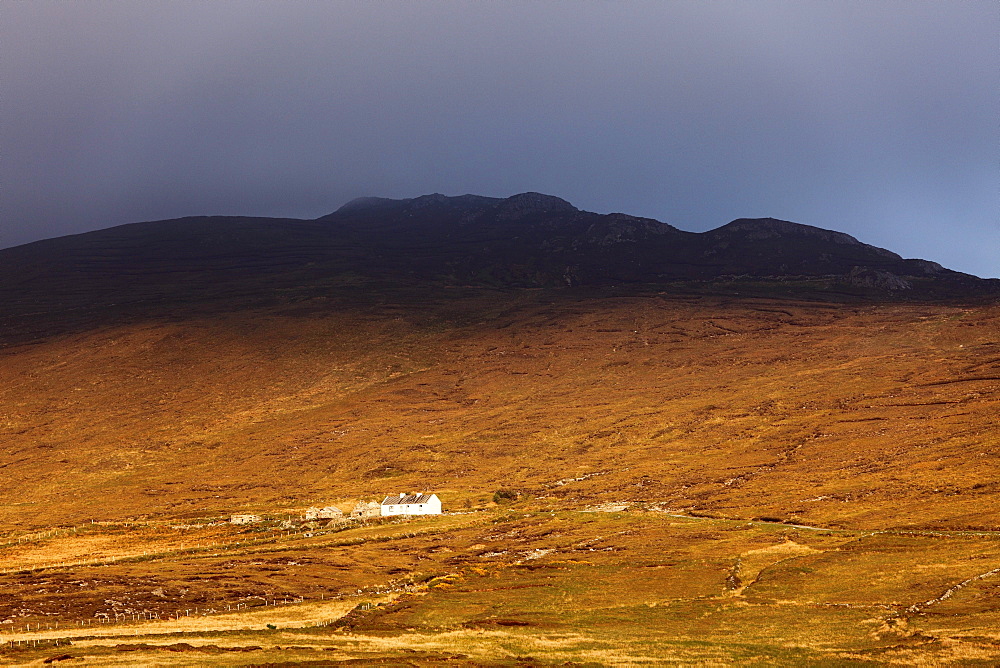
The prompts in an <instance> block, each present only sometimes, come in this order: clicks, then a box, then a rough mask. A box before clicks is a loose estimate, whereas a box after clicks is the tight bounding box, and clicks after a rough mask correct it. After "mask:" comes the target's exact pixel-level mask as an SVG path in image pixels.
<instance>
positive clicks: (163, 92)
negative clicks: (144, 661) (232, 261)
mask: <svg viewBox="0 0 1000 668" xmlns="http://www.w3.org/2000/svg"><path fill="white" fill-rule="evenodd" d="M0 25H2V28H0V30H2V35H0V40H2V41H0V50H2V53H0V55H2V62H0V67H2V80H3V87H4V93H3V95H2V99H0V105H2V107H0V108H2V114H3V124H2V130H0V132H2V133H3V134H2V142H3V144H2V157H0V160H2V163H0V164H2V174H0V177H2V187H3V192H2V200H0V215H2V219H0V220H2V222H0V246H9V245H13V244H17V243H23V242H26V241H30V240H33V239H37V238H42V237H47V236H55V235H59V234H67V233H71V232H77V231H82V230H85V229H94V228H97V227H106V226H109V225H114V224H119V223H124V222H131V221H135V220H144V219H147V220H148V219H156V218H166V217H171V216H180V215H193V214H205V213H231V214H253V215H289V216H302V217H314V216H318V215H322V214H324V213H327V212H329V211H330V210H332V209H334V208H336V207H337V206H339V205H340V204H341V203H343V202H344V201H346V200H348V199H350V198H352V197H355V196H359V195H380V196H386V197H410V196H415V195H419V194H423V193H428V192H444V193H446V194H461V193H466V192H472V193H479V194H484V195H494V196H503V195H509V194H513V193H515V192H520V191H525V190H537V191H543V192H549V193H552V194H555V195H559V196H561V197H564V198H566V199H569V200H570V201H572V202H573V203H574V204H576V205H577V206H579V207H581V208H585V209H589V210H595V211H602V212H610V211H625V212H627V213H633V214H637V215H645V216H651V217H655V218H659V219H661V220H665V221H668V222H671V223H673V224H675V225H677V226H678V227H681V228H684V229H690V230H704V229H708V228H712V227H716V226H718V225H721V224H724V223H726V222H728V221H729V220H731V219H733V218H737V217H741V216H775V217H779V218H785V219H789V220H795V221H797V222H802V223H808V224H812V225H818V226H821V227H829V228H834V229H839V230H843V231H846V232H848V233H850V234H853V235H855V236H857V237H859V238H861V239H862V240H863V241H866V242H869V243H874V244H876V245H880V246H884V247H888V248H891V249H893V250H895V251H897V252H900V253H901V254H903V255H906V256H917V257H926V258H929V259H933V260H937V261H940V262H942V263H944V264H945V265H947V266H951V267H953V268H956V269H960V270H963V271H969V272H973V273H977V274H979V275H986V276H1000V260H998V256H1000V253H998V252H997V251H998V249H1000V221H998V218H1000V216H998V212H1000V201H998V198H1000V188H998V184H1000V156H998V140H1000V137H998V120H1000V92H998V91H1000V50H998V49H997V42H998V35H1000V8H998V5H997V4H996V3H995V2H993V1H992V0H989V1H987V2H971V1H966V2H944V1H941V2H919V1H914V0H906V1H905V2H873V1H871V0H865V1H864V2H856V3H855V2H846V1H842V2H803V1H798V0H796V1H787V2H761V1H757V2H735V1H734V2H678V1H675V2H667V3H664V2H655V3H648V4H646V3H640V2H627V3H598V2H571V3H554V2H550V3H527V2H525V3H512V2H506V3H473V2H422V3H403V2H397V3H392V2H390V3H381V2H380V3H355V2H349V3H348V2H344V3H336V2H317V3H314V2H272V3H267V2H256V1H254V2H238V1H230V2H219V3H203V2H124V1H123V2H79V3H64V2H51V3H50V2H44V1H34V2H30V3H29V2H24V3H20V2H7V3H3V4H2V5H0Z"/></svg>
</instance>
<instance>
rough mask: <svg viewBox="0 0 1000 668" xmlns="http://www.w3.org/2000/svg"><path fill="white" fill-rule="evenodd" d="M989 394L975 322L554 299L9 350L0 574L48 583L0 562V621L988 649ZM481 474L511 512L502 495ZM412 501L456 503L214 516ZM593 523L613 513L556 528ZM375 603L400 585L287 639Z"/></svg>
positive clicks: (656, 654) (441, 648)
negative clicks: (97, 620)
mask: <svg viewBox="0 0 1000 668" xmlns="http://www.w3.org/2000/svg"><path fill="white" fill-rule="evenodd" d="M998 379H1000V308H998V307H996V306H993V307H987V306H980V307H975V308H958V307H949V306H933V305H852V306H845V305H839V306H834V305H824V304H807V303H796V302H779V301H769V300H762V299H753V300H750V299H748V300H742V301H741V300H726V299H722V298H691V299H679V298H668V297H666V296H658V295H653V296H643V297H637V296H614V295H612V296H606V297H601V298H598V297H596V296H591V297H590V298H586V299H584V298H579V299H575V298H567V297H566V296H565V295H562V296H559V297H558V299H557V298H556V295H554V294H552V293H548V292H546V291H536V292H533V293H530V294H529V293H521V294H519V295H517V296H514V297H511V296H498V295H494V294H490V293H485V292H484V293H482V294H481V295H479V296H472V297H468V296H465V297H461V298H456V299H455V300H451V301H446V300H440V301H430V302H428V303H426V304H422V305H421V306H420V308H419V309H418V308H415V307H410V306H407V305H405V304H383V305H377V306H372V307H370V308H359V309H356V310H353V311H346V312H332V313H324V312H322V311H319V310H313V311H312V312H311V313H309V314H308V315H301V314H288V313H281V312H279V311H278V310H276V309H272V310H262V311H260V312H256V313H239V314H231V315H228V316H224V317H218V318H215V319H212V320H193V319H191V320H187V321H181V320H178V321H175V322H149V323H144V324H136V325H130V326H120V327H117V328H114V329H98V330H94V331H91V332H84V333H79V334H75V335H73V336H66V337H62V338H59V339H53V340H50V341H45V342H42V343H39V344H37V345H33V346H25V347H22V348H9V349H5V350H3V351H2V352H0V406H2V409H0V413H2V414H0V439H3V442H4V444H5V445H4V448H3V450H2V451H0V466H3V467H4V468H3V469H2V470H4V471H5V472H6V471H12V472H16V475H13V476H10V483H9V484H8V485H5V486H4V487H3V488H2V489H0V521H2V522H4V529H3V533H4V537H3V538H2V540H0V571H12V570H18V571H22V570H30V569H38V568H39V567H42V566H53V565H55V566H56V567H53V568H46V569H42V570H33V571H31V572H24V573H5V574H0V622H3V620H4V619H14V620H16V621H17V623H21V624H23V623H40V622H51V621H55V620H56V619H58V620H60V622H61V623H70V622H74V621H78V620H80V619H84V618H92V617H93V616H94V615H96V614H111V613H113V612H116V611H117V612H123V611H146V612H158V613H161V614H168V613H175V612H176V611H177V610H178V609H182V610H183V609H188V608H193V607H198V608H200V609H212V610H216V611H218V610H224V609H225V606H226V605H232V604H234V603H240V602H248V601H255V600H260V599H271V600H273V599H275V598H279V599H281V598H286V597H287V598H289V599H291V598H298V597H303V598H304V599H305V601H306V602H305V603H303V604H301V605H299V606H288V607H287V608H284V607H279V608H277V609H274V608H269V609H268V610H259V611H253V612H248V613H244V612H242V611H241V612H240V614H238V615H225V614H213V615H209V616H206V617H204V618H198V620H197V621H196V622H195V621H190V622H189V621H187V620H181V622H174V624H176V625H177V626H176V628H173V627H168V626H163V627H158V626H157V625H158V624H159V623H158V622H154V623H151V624H149V625H146V626H148V627H149V629H150V630H144V631H143V633H146V634H147V635H146V637H147V638H154V637H156V638H157V640H156V641H155V642H156V643H168V642H171V641H172V640H171V639H172V638H173V639H176V638H184V642H188V641H190V642H191V643H192V644H194V643H202V644H206V643H207V644H213V643H214V644H219V645H220V646H221V645H222V644H225V643H230V644H232V645H233V646H236V645H240V646H253V645H260V646H261V647H265V649H263V650H260V651H259V652H258V653H254V654H252V655H251V654H247V655H246V656H243V655H241V658H240V659H239V660H240V661H245V662H246V663H254V662H257V663H264V662H267V661H271V660H274V661H277V660H281V659H286V658H288V657H294V658H295V659H296V660H305V657H308V656H310V652H311V653H313V654H312V656H313V660H315V659H316V658H317V655H316V654H315V653H316V652H320V651H322V652H324V653H323V655H322V657H323V658H338V659H345V660H346V659H348V658H362V659H363V658H365V657H368V658H373V657H376V656H377V657H390V658H393V660H395V659H397V658H399V657H401V656H403V650H404V648H406V647H411V648H418V649H419V651H421V652H426V653H430V654H427V656H428V657H430V658H427V661H428V662H429V663H428V665H432V664H433V662H434V661H438V660H444V659H443V658H442V657H443V653H446V652H458V653H461V654H466V655H467V656H468V657H471V658H469V659H468V660H469V661H483V662H495V663H500V664H503V662H508V663H509V662H515V661H516V657H517V656H518V655H522V656H527V655H531V656H536V657H540V658H541V659H544V660H546V661H557V662H559V661H581V662H583V661H593V662H598V663H605V664H621V665H629V664H636V663H642V662H644V661H649V662H653V663H656V662H667V661H674V662H681V663H684V662H687V663H690V664H701V665H711V664H712V663H717V664H720V665H721V664H727V665H733V664H740V663H747V664H753V663H754V662H755V661H756V662H758V663H767V664H773V665H803V664H810V663H818V664H823V663H827V664H831V665H835V664H837V662H841V661H842V662H844V663H846V664H850V663H851V662H859V661H872V662H876V663H888V662H899V663H901V664H905V663H906V662H907V661H909V662H911V663H914V662H918V661H925V662H933V661H939V662H941V663H947V662H956V663H961V662H962V661H968V662H970V663H971V662H974V661H981V662H986V663H988V662H989V661H990V660H994V659H996V660H998V661H1000V653H998V652H997V649H996V648H997V638H998V637H1000V631H998V629H1000V607H998V604H997V603H996V601H997V600H998V598H997V593H998V592H997V589H996V588H997V586H1000V578H995V577H984V578H981V579H975V578H976V577H977V576H979V575H982V574H984V573H988V572H990V571H991V570H992V569H995V568H997V567H998V566H1000V540H998V537H997V534H996V533H995V530H997V529H1000V510H998V509H1000V504H998V503H997V502H998V501H1000V498H998V495H1000V485H998V484H997V483H996V480H995V473H996V470H995V469H996V467H995V465H994V460H993V454H992V453H994V452H995V451H996V449H997V447H1000V441H998V438H1000V436H998V433H997V431H996V428H995V416H996V415H997V414H998V413H1000V399H998V388H1000V380H998ZM500 488H503V489H507V490H511V491H513V492H517V493H518V494H519V497H518V500H517V501H514V502H509V503H505V505H502V506H501V507H500V508H495V507H494V506H493V504H491V502H490V499H491V498H492V497H493V492H494V491H496V490H497V489H500ZM421 489H432V490H434V491H437V492H438V493H439V495H441V497H442V498H443V499H444V502H445V507H446V509H449V510H464V509H466V508H468V509H470V510H476V511H477V512H470V513H469V514H460V515H446V516H443V517H440V518H426V519H420V520H413V521H409V522H401V523H389V524H373V525H371V526H364V527H358V528H353V529H350V530H348V531H342V532H337V533H329V534H317V535H315V536H313V537H311V538H305V537H302V536H297V537H287V536H282V537H278V538H274V536H275V535H276V533H275V531H274V529H273V527H272V528H267V529H260V528H259V527H251V528H247V529H241V528H236V527H232V526H229V525H226V526H217V527H209V526H204V521H205V520H206V519H207V518H212V517H224V516H226V515H228V514H229V513H232V512H240V511H248V512H262V513H264V514H268V515H271V516H273V517H275V518H277V519H280V518H282V517H286V516H288V515H290V514H293V515H294V514H297V513H298V512H300V511H301V509H302V508H305V507H307V506H309V505H314V504H315V505H328V504H331V503H337V504H340V505H341V506H342V507H349V506H350V505H351V503H352V502H353V500H355V499H358V498H378V497H380V496H381V495H382V494H385V493H393V492H397V491H407V490H409V491H418V490H421ZM599 504H610V506H608V507H612V506H613V507H621V506H627V507H628V508H629V510H627V511H625V512H577V511H579V510H583V509H586V508H591V507H594V506H597V505H599ZM678 515H680V516H685V515H699V516H701V517H693V518H686V517H679V516H678ZM129 518H131V526H124V525H121V524H116V525H113V526H112V525H108V526H102V525H90V524H89V521H90V520H91V519H98V520H102V519H103V520H115V521H116V522H123V521H125V520H127V519H129ZM754 518H758V519H759V518H767V519H770V520H784V521H785V523H779V522H774V521H751V520H753V519H754ZM792 523H800V524H804V525H813V526H815V527H818V529H819V530H814V529H807V528H795V527H793V526H790V524H792ZM185 524H188V525H190V527H193V528H184V529H174V528H171V525H178V526H180V525H185ZM73 525H76V526H79V527H80V530H79V531H77V532H76V533H61V534H56V535H53V536H51V537H48V538H45V537H41V536H39V535H32V536H31V540H29V541H22V542H21V543H17V542H16V541H17V539H18V537H21V538H27V537H29V533H30V532H32V531H34V530H38V529H51V528H54V527H57V526H62V527H67V526H73ZM254 536H259V537H264V536H268V538H267V540H269V541H273V542H267V543H261V542H248V539H250V538H252V537H254ZM12 540H13V541H14V542H13V543H12V542H11V541H12ZM192 544H194V549H192ZM224 545H225V546H226V547H223V546H224ZM198 546H204V547H198ZM182 548H183V549H182ZM143 553H146V557H144V555H143ZM149 554H152V555H153V556H152V557H149V556H148V555H149ZM83 561H91V562H92V561H98V562H100V563H102V564H103V565H100V566H87V565H80V564H79V563H77V562H83ZM74 564H75V565H74ZM446 576H447V577H446ZM965 581H968V582H969V584H967V585H965V586H963V587H962V588H960V589H959V590H957V591H956V592H955V593H954V594H953V595H951V596H949V597H947V598H945V599H942V600H940V601H938V602H935V603H932V604H930V605H928V606H926V607H925V608H920V607H919V606H920V605H922V604H924V603H926V602H928V601H934V600H936V599H937V598H939V597H941V596H942V595H943V594H944V593H945V592H947V591H948V590H949V589H950V588H952V587H954V586H955V585H956V584H957V583H961V582H965ZM408 587H417V588H418V589H419V593H403V590H405V589H406V588H408ZM359 590H362V594H360V595H359V593H358V591H359ZM380 592H384V593H380ZM359 596H360V597H359ZM379 596H387V597H397V596H398V598H394V600H393V602H392V603H391V604H389V605H384V606H380V607H379V608H377V609H376V610H374V611H369V612H366V613H363V614H361V613H358V614H355V613H352V614H351V615H348V617H346V618H345V620H344V623H345V624H346V627H345V628H344V629H343V630H339V631H337V630H335V629H334V628H332V627H331V628H328V629H311V628H308V627H307V626H306V625H307V624H308V623H310V621H311V620H316V619H318V617H320V616H322V615H323V614H327V612H329V613H330V614H331V615H332V614H333V613H334V612H336V613H337V614H340V613H343V612H346V611H347V610H348V609H350V607H351V606H352V605H353V604H351V603H349V602H348V601H359V600H364V598H365V597H368V598H373V597H379ZM319 597H324V598H323V600H322V601H317V599H318V598H319ZM329 597H340V598H338V599H337V600H336V602H332V603H331V602H329V601H328V600H327V598H329ZM915 605H916V606H918V608H917V611H916V612H907V610H908V609H909V608H911V607H912V606H915ZM310 606H318V607H317V608H316V609H315V610H314V611H313V612H309V613H308V614H306V613H305V612H303V611H309V610H312V608H311V607H310ZM293 608H295V610H293ZM282 611H284V612H282ZM323 611H326V612H323ZM278 613H280V614H288V615H290V617H287V618H285V617H282V618H281V620H280V621H279V622H266V623H273V624H274V625H275V626H278V627H280V628H278V629H274V630H267V629H263V628H259V627H260V626H261V624H260V622H261V621H262V620H263V619H265V618H266V617H267V616H268V615H273V614H278ZM295 615H301V616H300V617H298V618H296V617H295ZM272 619H278V617H272ZM182 623H190V624H195V626H192V627H184V628H182ZM163 624H169V623H168V622H163ZM286 624H287V626H288V628H286V627H285V625H286ZM199 625H200V626H199ZM227 625H228V626H227ZM296 625H299V626H301V627H302V628H299V629H298V630H297V629H296V628H294V627H296ZM14 626H16V624H14ZM153 627H157V628H160V629H161V630H159V631H156V632H155V636H154V631H153V630H151V629H153ZM144 628H145V627H144ZM168 628H172V630H164V629H168ZM101 631H102V633H103V632H105V631H106V632H107V633H108V634H109V635H108V636H107V637H106V638H105V637H102V638H99V639H95V640H93V641H86V643H87V644H86V645H84V644H83V641H81V644H80V645H79V647H80V648H81V650H80V651H83V650H86V652H90V653H89V654H87V655H86V656H87V660H88V661H91V660H92V661H93V662H94V665H125V664H127V663H128V661H137V662H139V663H137V664H134V665H141V662H143V661H145V662H147V663H149V664H156V665H168V664H169V665H198V664H197V662H198V661H201V660H203V661H205V662H206V664H205V665H210V664H211V662H215V664H216V665H228V664H226V663H225V661H235V659H234V656H233V655H230V654H226V655H225V656H223V655H218V656H216V655H209V654H204V655H201V654H200V655H198V656H197V657H195V658H192V657H194V654H191V653H181V654H173V653H165V652H164V651H160V650H149V651H145V650H143V651H138V650H137V652H138V653H133V652H119V651H118V650H114V649H112V644H113V642H119V641H120V642H126V640H127V639H129V638H134V637H135V635H134V634H135V631H136V628H134V627H132V626H127V627H122V628H120V629H107V628H105V629H101ZM0 633H5V631H4V625H3V624H0ZM115 633H119V634H121V635H119V636H115V635H114V634H115ZM269 633H270V634H272V635H271V636H268V635H267V634H269ZM171 634H175V635H171ZM176 634H182V635H176ZM227 634H236V635H227ZM295 634H298V635H299V636H301V637H298V639H297V640H295V641H291V640H290V639H291V638H292V636H294V635H295ZM140 637H141V636H140ZM277 638H283V640H281V641H280V642H279V641H278V640H277ZM147 641H148V642H152V641H149V640H147ZM280 643H286V644H301V645H302V646H310V647H317V648H319V647H321V646H323V647H325V646H336V651H333V650H330V651H328V650H325V649H324V650H321V649H313V650H302V651H301V652H299V651H291V650H288V651H285V650H282V651H276V650H273V645H276V644H280ZM5 651H6V650H5ZM11 651H13V650H11ZM18 651H23V650H18ZM43 651H48V650H41V649H40V650H39V652H43ZM15 654H16V656H21V657H33V658H32V660H34V659H37V658H43V657H42V655H41V654H40V653H38V654H31V653H30V652H29V653H28V654H24V653H21V654H17V653H16V652H15ZM15 654H11V655H10V656H11V657H13V656H14V655H15ZM432 654H433V656H432ZM983 657H986V658H983ZM6 658H7V657H5V658H4V659H3V660H6ZM366 660H367V659H366ZM421 660H423V659H421ZM102 662H103V663H102ZM116 662H117V663H116ZM184 662H188V663H184Z"/></svg>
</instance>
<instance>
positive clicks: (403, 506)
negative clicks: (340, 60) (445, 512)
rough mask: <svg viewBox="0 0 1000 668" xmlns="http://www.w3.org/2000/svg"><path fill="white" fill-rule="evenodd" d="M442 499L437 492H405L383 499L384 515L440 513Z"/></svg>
mask: <svg viewBox="0 0 1000 668" xmlns="http://www.w3.org/2000/svg"><path fill="white" fill-rule="evenodd" d="M440 514H441V499H439V498H438V496H437V494H424V493H422V492H421V493H420V494H404V493H402V492H400V493H399V496H387V497H385V498H384V499H382V517H388V516H390V515H440Z"/></svg>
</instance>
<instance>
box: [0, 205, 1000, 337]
mask: <svg viewBox="0 0 1000 668" xmlns="http://www.w3.org/2000/svg"><path fill="white" fill-rule="evenodd" d="M362 284H363V285H365V289H366V290H367V291H369V292H379V291H384V290H393V289H396V290H398V289H410V288H412V287H413V286H415V285H418V284H419V285H424V286H428V287H433V288H434V289H437V288H440V287H444V286H452V287H454V286H463V285H473V286H489V287H494V288H538V287H600V286H614V285H619V286H621V285H632V286H641V285H646V286H658V287H657V289H661V290H662V289H668V290H670V291H674V292H677V291H680V292H684V291H688V292H690V291H692V290H694V291H699V292H706V291H707V292H716V293H718V292H720V291H722V292H726V291H728V292H734V291H735V292H741V293H743V294H747V293H754V294H771V293H776V294H784V295H788V296H792V295H795V296H800V297H804V298H820V299H827V300H830V299H832V300H843V299H857V298H869V299H871V298H875V299H892V300H926V299H952V300H953V299H983V298H985V299H991V298H994V297H996V296H998V295H1000V281H998V280H982V279H978V278H976V277H974V276H969V275H967V274H961V273H958V272H954V271H950V270H947V269H944V268H942V267H941V266H939V265H937V264H935V263H933V262H927V261H923V260H904V259H902V258H901V257H899V256H898V255H896V254H895V253H892V252H890V251H886V250H883V249H880V248H876V247H874V246H869V245H867V244H863V243H861V242H859V241H857V240H856V239H854V238H853V237H851V236H848V235H846V234H843V233H839V232H833V231H828V230H821V229H819V228H815V227H810V226H807V225H799V224H796V223H790V222H786V221H779V220H774V219H770V218H765V219H741V220H736V221H733V222H731V223H729V224H728V225H724V226H722V227H720V228H718V229H715V230H712V231H709V232H705V233H700V234H699V233H692V232H685V231H682V230H679V229H677V228H676V227H673V226H671V225H668V224H665V223H661V222H659V221H656V220H652V219H649V218H639V217H635V216H628V215H625V214H608V215H600V214H595V213H590V212H586V211H581V210H579V209H577V208H576V207H574V206H573V205H572V204H570V203H569V202H566V201H565V200H562V199H560V198H558V197H552V196H549V195H542V194H539V193H522V194H520V195H515V196H513V197H508V198H505V199H499V198H490V197H479V196H474V195H464V196H460V197H446V196H444V195H440V194H433V195H425V196H422V197H416V198H412V199H402V200H392V199H384V198H361V199H357V200H354V201H351V202H349V203H347V204H345V205H344V206H342V207H341V208H340V209H338V210H337V211H335V212H333V213H331V214H329V215H327V216H323V217H321V218H319V219H316V220H296V219H286V218H280V219H276V218H249V217H192V218H182V219H176V220H165V221H156V222H147V223H135V224H130V225H123V226H120V227H115V228H110V229H106V230H100V231H97V232H90V233H86V234H79V235H73V236H68V237H61V238H58V239H51V240H47V241H40V242H36V243H32V244H27V245H24V246H20V247H16V248H10V249H6V250H2V251H0V297H2V300H0V322H2V323H3V325H2V327H3V329H2V330H0V338H7V339H12V340H21V339H23V338H25V337H27V338H31V337H34V336H40V335H45V334H46V333H51V332H56V331H65V330H66V329H67V328H76V327H87V326H89V324H88V323H91V324H92V323H94V322H98V321H102V320H107V319H109V318H110V319H115V318H120V317H128V316H129V315H142V314H149V313H153V312H160V311H164V310H167V311H169V310H170V309H173V308H175V307H183V308H186V309H191V308H196V307H199V306H201V307H204V308H212V306H211V304H216V305H220V304H221V305H222V307H223V308H230V307H231V305H232V302H233V300H236V301H237V302H239V303H243V304H252V303H253V304H261V303H271V302H274V301H275V300H279V301H280V300H282V299H287V298H290V297H291V295H292V294H295V295H297V296H296V298H297V299H301V298H306V296H307V295H313V296H318V295H324V294H329V293H330V291H331V290H332V291H334V292H337V291H340V292H343V291H344V290H345V289H348V288H352V286H353V287H354V288H356V287H357V286H359V285H362ZM668 284H669V285H668ZM353 291H354V292H355V293H357V292H358V291H357V290H353Z"/></svg>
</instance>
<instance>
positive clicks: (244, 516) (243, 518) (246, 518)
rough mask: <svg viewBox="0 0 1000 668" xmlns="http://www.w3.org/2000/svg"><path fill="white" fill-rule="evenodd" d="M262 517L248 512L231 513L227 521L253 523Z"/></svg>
mask: <svg viewBox="0 0 1000 668" xmlns="http://www.w3.org/2000/svg"><path fill="white" fill-rule="evenodd" d="M262 519H264V518H263V517H261V516H260V515H251V514H250V513H241V514H238V515H233V516H232V517H230V518H229V521H230V522H231V523H232V524H254V523H256V522H260V521H261V520H262Z"/></svg>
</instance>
